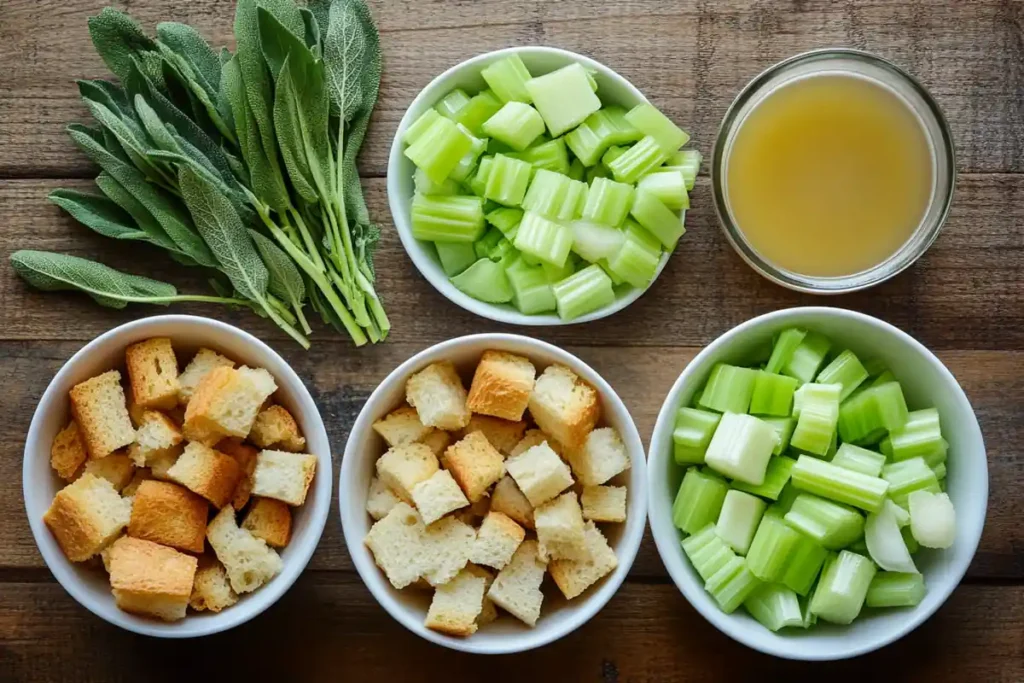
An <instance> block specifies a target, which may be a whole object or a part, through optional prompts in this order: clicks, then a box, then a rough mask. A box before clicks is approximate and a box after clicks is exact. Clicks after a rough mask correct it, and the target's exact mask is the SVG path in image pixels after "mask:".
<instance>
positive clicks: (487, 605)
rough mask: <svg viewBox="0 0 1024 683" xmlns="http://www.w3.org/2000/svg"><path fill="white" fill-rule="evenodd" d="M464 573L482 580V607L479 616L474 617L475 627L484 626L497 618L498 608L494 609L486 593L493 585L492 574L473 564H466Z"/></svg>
mask: <svg viewBox="0 0 1024 683" xmlns="http://www.w3.org/2000/svg"><path fill="white" fill-rule="evenodd" d="M465 571H467V572H469V573H470V574H472V575H473V576H479V577H480V578H481V579H483V580H484V599H483V606H482V607H481V609H480V614H478V615H477V616H476V625H477V626H484V625H486V624H489V623H491V622H492V621H494V620H495V619H497V618H498V608H497V607H495V606H494V602H493V601H492V600H491V599H490V598H489V597H487V591H488V590H490V589H491V584H492V583H494V574H492V573H491V572H489V571H488V570H486V569H484V568H483V567H479V566H477V565H475V564H467V565H466V569H465Z"/></svg>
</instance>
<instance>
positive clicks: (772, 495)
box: [732, 456, 796, 509]
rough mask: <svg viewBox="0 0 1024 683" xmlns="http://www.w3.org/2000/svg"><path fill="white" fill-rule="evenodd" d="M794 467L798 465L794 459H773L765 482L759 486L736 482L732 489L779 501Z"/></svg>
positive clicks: (780, 457) (777, 457)
mask: <svg viewBox="0 0 1024 683" xmlns="http://www.w3.org/2000/svg"><path fill="white" fill-rule="evenodd" d="M794 465H796V460H793V458H786V457H784V456H776V457H773V458H771V459H770V460H769V461H768V467H767V469H766V470H765V473H764V482H762V483H761V484H760V485H759V486H753V485H751V484H747V483H744V482H742V481H734V482H733V483H732V487H733V488H734V489H737V490H739V491H746V492H747V493H752V494H754V495H755V496H761V497H762V498H768V499H770V500H778V499H779V496H780V495H781V494H782V491H783V489H784V488H785V486H786V484H788V483H789V479H790V476H791V475H792V472H793V466H794ZM790 488H792V487H790ZM787 509H788V506H787Z"/></svg>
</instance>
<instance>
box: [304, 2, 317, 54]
mask: <svg viewBox="0 0 1024 683" xmlns="http://www.w3.org/2000/svg"><path fill="white" fill-rule="evenodd" d="M299 13H300V14H302V23H303V24H305V28H306V32H305V34H304V35H303V37H304V38H305V39H306V47H308V48H309V50H310V52H312V53H313V54H314V55H316V56H317V57H319V56H320V52H321V51H320V24H318V23H317V20H316V16H315V15H314V14H313V12H311V11H310V10H309V8H307V7H300V8H299Z"/></svg>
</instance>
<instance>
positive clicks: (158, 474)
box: [149, 453, 180, 481]
mask: <svg viewBox="0 0 1024 683" xmlns="http://www.w3.org/2000/svg"><path fill="white" fill-rule="evenodd" d="M179 457H180V456H178V455H175V454H174V453H168V454H166V455H161V456H158V457H156V458H154V459H153V460H152V461H151V462H150V463H149V473H150V474H152V475H153V478H154V479H159V480H161V481H171V478H170V477H169V476H167V473H168V472H170V471H171V468H172V467H174V464H175V463H176V462H178V458H179Z"/></svg>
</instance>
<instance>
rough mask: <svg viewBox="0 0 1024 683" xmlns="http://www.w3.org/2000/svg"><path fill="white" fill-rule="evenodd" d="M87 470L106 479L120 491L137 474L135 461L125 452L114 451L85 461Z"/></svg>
mask: <svg viewBox="0 0 1024 683" xmlns="http://www.w3.org/2000/svg"><path fill="white" fill-rule="evenodd" d="M85 472H88V473H89V474H92V475H95V476H97V477H102V478H103V479H106V480H107V481H109V482H110V483H111V484H113V485H114V489H115V490H116V491H118V492H120V491H121V490H122V489H123V488H124V487H125V486H128V484H129V483H130V482H131V480H132V476H133V475H134V474H135V463H133V462H132V459H131V458H129V457H128V455H127V454H125V453H112V454H111V455H108V456H107V457H105V458H100V459H99V460H90V461H88V462H87V463H85V469H84V470H83V473H85Z"/></svg>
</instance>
